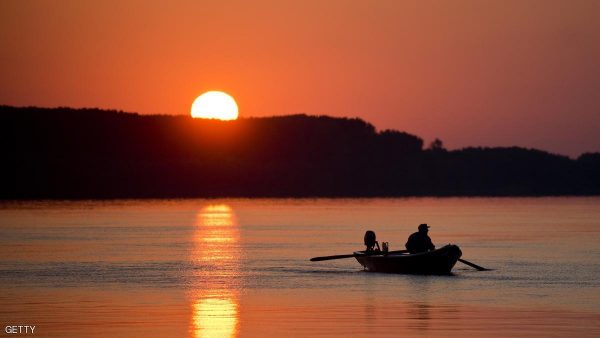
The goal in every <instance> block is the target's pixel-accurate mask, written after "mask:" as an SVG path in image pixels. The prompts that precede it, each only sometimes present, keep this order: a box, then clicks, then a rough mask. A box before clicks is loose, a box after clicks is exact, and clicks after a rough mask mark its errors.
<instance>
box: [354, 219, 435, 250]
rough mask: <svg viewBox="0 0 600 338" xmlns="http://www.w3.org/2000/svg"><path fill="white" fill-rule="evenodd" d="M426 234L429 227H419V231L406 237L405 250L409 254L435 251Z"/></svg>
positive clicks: (422, 225)
mask: <svg viewBox="0 0 600 338" xmlns="http://www.w3.org/2000/svg"><path fill="white" fill-rule="evenodd" d="M428 232H429V226H428V225H427V224H421V225H419V231H418V232H415V233H413V234H412V235H410V236H409V237H408V241H407V242H406V249H407V250H408V251H409V252H410V253H411V254H414V253H419V252H427V251H430V250H435V245H433V243H432V242H431V238H430V237H429V236H428V235H427V233H428ZM365 236H366V235H365ZM365 238H366V237H365Z"/></svg>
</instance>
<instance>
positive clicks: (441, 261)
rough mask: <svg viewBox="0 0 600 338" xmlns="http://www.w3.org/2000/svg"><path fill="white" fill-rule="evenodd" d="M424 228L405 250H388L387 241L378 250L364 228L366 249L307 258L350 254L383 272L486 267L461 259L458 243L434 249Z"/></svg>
mask: <svg viewBox="0 0 600 338" xmlns="http://www.w3.org/2000/svg"><path fill="white" fill-rule="evenodd" d="M428 228H429V227H428V226H427V225H426V224H421V225H420V226H419V232H418V233H414V234H413V235H411V237H409V241H408V242H407V243H406V244H407V245H406V246H407V250H396V251H389V250H388V243H387V242H383V243H382V246H383V248H382V249H380V248H379V243H378V242H377V241H376V240H375V233H374V232H373V231H367V232H366V233H365V245H366V247H367V249H366V250H364V251H355V252H354V253H352V254H348V255H334V256H322V257H314V258H311V259H310V260H311V261H313V262H317V261H325V260H332V259H342V258H352V257H354V258H356V260H357V261H358V262H359V263H360V264H361V265H362V266H363V268H364V270H366V271H369V272H384V273H403V274H424V275H448V274H451V272H452V268H454V265H455V264H456V262H461V263H464V264H466V265H469V266H471V267H473V268H475V269H477V270H479V271H485V270H489V269H486V268H484V267H481V266H479V265H477V264H474V263H471V262H469V261H467V260H464V259H461V256H462V251H461V250H460V248H459V247H458V245H454V244H448V245H445V246H443V247H441V248H439V249H435V247H434V246H433V244H431V239H429V237H428V236H427V229H428ZM375 246H377V248H375Z"/></svg>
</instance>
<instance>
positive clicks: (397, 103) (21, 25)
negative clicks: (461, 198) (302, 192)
mask: <svg viewBox="0 0 600 338" xmlns="http://www.w3.org/2000/svg"><path fill="white" fill-rule="evenodd" d="M0 48H1V56H0V57H1V62H0V74H1V75H0V104H8V105H17V106H24V105H35V106H44V107H54V106H71V107H100V108H114V109H121V110H125V111H132V112H140V113H152V114H155V113H166V114H188V113H189V109H190V105H191V103H192V101H193V100H194V98H195V97H196V96H197V95H199V94H201V93H202V92H204V91H206V90H212V89H216V90H224V91H227V92H228V93H230V94H231V95H232V96H233V97H235V98H236V100H237V101H238V105H239V107H240V115H241V116H266V115H281V114H292V113H307V114H327V115H333V116H350V117H361V118H363V119H365V120H367V121H369V122H372V123H373V124H375V126H376V127H377V128H378V129H387V128H393V129H398V130H402V131H407V132H409V133H413V134H416V135H418V136H421V137H423V138H425V140H426V142H430V141H431V140H432V139H433V138H435V137H439V138H441V139H442V140H443V141H444V143H445V145H446V146H447V147H449V148H451V149H454V148H459V147H464V146H468V145H482V146H509V145H519V146H524V147H535V148H539V149H543V150H548V151H552V152H557V153H561V154H567V155H571V156H577V155H579V154H580V153H582V152H585V151H600V61H599V60H600V1H595V0H589V1H573V0H565V1H550V0H540V1H523V0H518V1H510V0H502V1H493V0H486V1H481V0H473V1H458V0H457V1H454V0H453V1H400V0H391V1H375V0H373V1H359V0H344V1H342V0H326V1H320V0H297V1H296V0H294V1H276V0H274V1H262V0H253V1H222V0H219V1H128V0H126V1H122V0H118V1H117V0H115V1H112V0H98V1H93V0H89V1H79V0H73V1H66V0H64V1H20V0H17V1H9V0H4V1H1V2H0Z"/></svg>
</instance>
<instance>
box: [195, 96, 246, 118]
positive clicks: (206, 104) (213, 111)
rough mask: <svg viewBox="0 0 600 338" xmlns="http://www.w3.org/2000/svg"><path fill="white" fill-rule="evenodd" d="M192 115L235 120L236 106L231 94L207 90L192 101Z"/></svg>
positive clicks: (236, 115)
mask: <svg viewBox="0 0 600 338" xmlns="http://www.w3.org/2000/svg"><path fill="white" fill-rule="evenodd" d="M192 117H194V118H203V119H218V120H235V119H237V118H238V106H237V104H236V103H235V100H234V99H233V97H231V95H229V94H227V93H224V92H219V91H209V92H206V93H204V94H202V95H200V96H198V97H197V98H196V100H194V103H192Z"/></svg>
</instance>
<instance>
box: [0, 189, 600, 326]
mask: <svg viewBox="0 0 600 338" xmlns="http://www.w3.org/2000/svg"><path fill="white" fill-rule="evenodd" d="M423 222H426V223H429V225H430V226H431V231H430V235H431V237H432V238H433V241H434V243H435V244H436V245H437V246H441V245H444V244H447V243H455V244H458V245H459V246H460V247H461V248H462V250H463V258H465V259H467V260H470V261H472V262H474V263H477V264H479V265H483V266H485V267H488V268H492V269H494V270H493V271H487V272H478V271H475V270H473V269H472V268H470V267H468V266H465V265H462V264H460V263H458V265H457V266H456V267H455V270H454V273H455V274H454V276H407V275H386V274H377V273H368V272H364V271H362V270H361V267H360V265H359V264H358V263H357V262H356V261H355V260H354V259H345V260H335V261H323V262H309V260H308V259H309V258H310V257H313V256H322V255H334V254H345V253H351V252H352V251H354V250H356V249H361V248H362V237H363V234H364V231H365V230H367V229H371V230H374V231H375V232H376V233H377V237H378V240H379V241H388V242H390V249H391V250H398V249H403V245H404V242H405V241H406V238H407V236H408V235H409V234H410V233H412V232H414V231H416V227H417V225H418V224H419V223H423ZM0 238H1V239H2V245H1V246H0V289H1V294H0V320H1V324H2V327H3V330H4V327H5V326H6V325H35V326H36V329H35V335H37V336H94V337H96V336H102V337H108V336H111V337H112V336H140V335H147V336H169V337H177V336H181V337H185V336H192V337H228V336H229V337H265V336H285V337H289V336H298V337H305V336H370V337H374V336H375V337H382V336H403V337H413V336H414V337H428V336H435V337H444V336H456V337H458V336H460V337H462V336H467V335H471V336H514V337H523V336H536V337H537V336H547V337H585V336H587V337H599V336H600V198H522V199H521V198H519V199H515V198H503V199H486V198H468V199H460V198H440V199H436V198H422V199H421V198H420V199H342V200H340V199H335V200H328V199H303V200H282V199H274V200H253V199H235V200H153V201H137V200H131V201H110V202H27V203H4V204H0Z"/></svg>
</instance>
